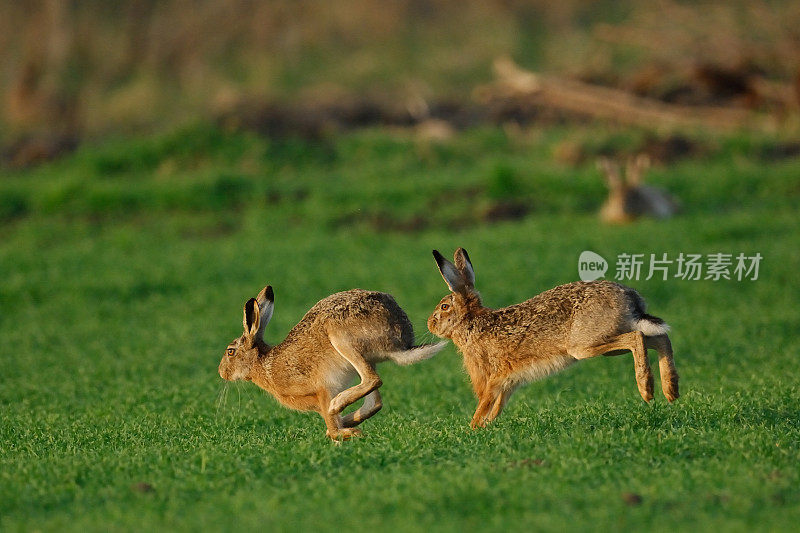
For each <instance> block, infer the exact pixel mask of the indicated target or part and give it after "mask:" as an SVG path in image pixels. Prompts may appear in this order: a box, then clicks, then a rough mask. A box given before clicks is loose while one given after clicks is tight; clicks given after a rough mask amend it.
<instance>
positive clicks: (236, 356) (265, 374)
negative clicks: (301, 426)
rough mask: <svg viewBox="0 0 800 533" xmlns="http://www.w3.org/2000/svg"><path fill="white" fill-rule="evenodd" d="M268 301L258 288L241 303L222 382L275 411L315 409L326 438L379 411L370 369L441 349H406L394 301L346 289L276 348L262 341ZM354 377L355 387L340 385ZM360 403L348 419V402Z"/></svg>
mask: <svg viewBox="0 0 800 533" xmlns="http://www.w3.org/2000/svg"><path fill="white" fill-rule="evenodd" d="M273 302H274V295H273V292H272V287H271V286H269V285H268V286H266V287H264V289H262V290H261V292H260V293H259V294H258V296H257V297H256V298H250V299H249V300H248V301H247V303H245V305H244V321H243V322H244V333H243V334H242V336H241V337H239V338H238V339H235V340H234V341H233V342H231V343H230V344H229V345H228V347H227V349H226V351H225V355H224V356H223V357H222V361H221V362H220V364H219V375H220V377H222V378H223V379H225V380H228V381H236V380H246V381H252V382H253V383H255V384H256V385H258V386H259V387H261V388H262V389H264V390H266V391H267V392H269V393H270V394H272V395H273V396H275V398H276V399H277V400H278V401H279V402H281V403H282V404H283V405H285V406H287V407H290V408H292V409H298V410H301V411H316V412H318V413H319V414H320V415H322V418H324V419H325V425H326V426H327V429H328V430H327V436H328V437H330V438H331V439H338V438H343V439H347V438H349V437H351V436H352V435H354V434H357V433H359V430H357V429H354V427H355V426H357V425H358V424H360V423H361V422H363V421H364V420H366V419H367V418H369V417H371V416H372V415H374V414H375V413H377V412H378V411H379V410H380V408H381V396H380V393H379V392H378V388H379V387H380V386H381V384H382V383H381V378H380V377H379V376H378V374H377V373H376V372H375V364H376V363H379V362H381V361H386V360H392V361H394V362H395V363H398V364H401V365H409V364H411V363H415V362H417V361H421V360H423V359H427V358H429V357H432V356H433V355H434V354H435V353H436V352H438V351H439V350H440V349H441V348H442V347H444V345H445V343H444V342H440V343H439V344H435V345H424V346H413V344H414V330H413V328H412V326H411V322H409V320H408V317H407V316H406V314H405V312H404V311H403V310H402V309H401V308H400V306H399V305H397V302H395V300H394V298H392V297H391V296H390V295H388V294H384V293H381V292H372V291H365V290H361V289H353V290H349V291H345V292H339V293H336V294H333V295H331V296H328V297H327V298H324V299H323V300H320V301H319V302H318V303H317V304H315V305H314V306H313V307H312V308H311V309H310V310H309V311H308V312H307V313H306V315H305V316H304V317H303V319H302V320H300V322H299V323H298V324H297V325H296V326H295V327H294V328H292V330H291V331H290V332H289V335H288V336H287V337H286V340H284V341H283V342H282V343H280V344H278V345H276V346H269V345H268V344H267V343H266V342H264V328H265V327H266V325H267V323H268V322H269V319H270V318H271V317H272V310H273V306H274V303H273ZM356 375H358V376H359V377H360V378H361V382H360V383H359V384H358V385H355V386H353V387H348V385H349V384H350V383H351V382H352V380H353V378H355V376H356ZM360 398H365V400H364V404H363V405H362V406H361V407H360V408H359V409H357V410H356V411H354V412H352V413H348V414H346V415H344V416H341V412H342V411H343V410H344V409H345V408H346V407H347V406H348V405H350V404H352V403H354V402H356V401H358V400H359V399H360Z"/></svg>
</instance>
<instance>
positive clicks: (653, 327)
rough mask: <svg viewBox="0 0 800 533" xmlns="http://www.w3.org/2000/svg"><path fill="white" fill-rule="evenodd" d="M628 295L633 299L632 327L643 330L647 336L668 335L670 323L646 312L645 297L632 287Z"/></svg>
mask: <svg viewBox="0 0 800 533" xmlns="http://www.w3.org/2000/svg"><path fill="white" fill-rule="evenodd" d="M628 297H630V299H631V304H632V310H631V311H632V312H631V322H632V323H631V328H632V329H634V330H635V331H641V332H642V333H643V334H644V336H645V337H657V336H659V335H666V334H667V332H668V331H669V324H667V323H666V322H664V321H663V320H662V319H660V318H658V317H657V316H653V315H651V314H648V313H646V312H645V311H646V310H647V305H646V304H645V303H644V299H642V297H641V296H640V295H639V293H637V292H636V291H634V290H633V289H630V290H629V291H628Z"/></svg>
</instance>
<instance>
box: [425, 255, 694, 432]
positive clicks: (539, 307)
mask: <svg viewBox="0 0 800 533" xmlns="http://www.w3.org/2000/svg"><path fill="white" fill-rule="evenodd" d="M434 257H435V258H436V261H437V263H438V265H439V270H440V272H441V273H442V276H443V277H444V278H445V281H446V282H447V284H448V286H449V287H450V290H451V293H450V294H449V295H447V296H445V297H444V298H442V300H441V301H440V302H439V305H437V306H436V310H435V311H434V312H433V313H432V314H431V316H430V318H428V329H430V331H431V332H432V333H434V334H435V335H438V336H440V337H446V338H450V339H452V340H453V342H454V343H455V345H456V346H457V347H458V349H459V350H460V351H461V353H462V355H463V357H464V366H465V367H466V370H467V373H468V374H469V376H470V379H471V381H472V387H473V389H474V391H475V394H476V396H477V397H478V407H477V409H476V411H475V415H474V416H473V419H472V423H471V426H472V427H473V428H475V427H479V426H481V427H482V426H484V425H485V424H486V423H488V422H491V421H492V420H493V419H494V418H496V417H497V415H499V414H500V412H501V411H502V409H503V406H504V405H505V403H506V401H507V400H508V398H509V396H510V395H511V394H512V393H513V392H514V390H515V389H516V388H517V387H518V386H520V385H522V384H524V383H526V382H529V381H532V380H534V379H538V378H541V377H544V376H546V375H548V374H551V373H553V372H556V371H558V370H561V369H563V368H565V367H567V366H569V365H570V364H572V363H574V362H575V361H577V360H579V359H585V358H588V357H594V356H597V355H619V354H621V353H624V352H626V351H631V352H632V353H633V356H634V363H635V370H636V381H637V384H638V387H639V392H640V394H641V396H642V398H644V400H645V401H648V402H649V401H650V400H651V399H652V398H653V376H652V374H651V372H650V366H649V362H648V359H647V348H653V349H655V350H657V351H658V355H659V366H660V369H661V380H662V388H663V391H664V395H665V396H666V397H667V399H668V400H669V401H670V402H672V401H674V400H675V399H676V398H678V396H679V394H678V374H677V372H676V370H675V365H674V362H673V358H672V347H671V345H670V341H669V337H668V336H667V334H666V331H667V329H668V326H666V324H664V322H663V321H662V320H661V319H659V318H656V317H654V316H651V315H648V314H646V313H645V312H644V311H645V308H644V300H642V298H641V297H640V296H639V294H638V293H637V292H636V291H635V290H633V289H631V288H629V287H625V286H623V285H620V284H618V283H613V282H610V281H592V282H575V283H568V284H566V285H560V286H558V287H555V288H553V289H550V290H548V291H545V292H543V293H541V294H539V295H538V296H535V297H533V298H531V299H530V300H527V301H525V302H522V303H520V304H516V305H512V306H509V307H505V308H502V309H489V308H487V307H484V306H483V304H482V303H481V298H480V295H479V294H478V292H477V291H475V286H474V285H475V274H474V271H473V269H472V263H471V262H470V260H469V256H468V255H467V252H466V251H465V250H464V249H463V248H459V249H458V250H456V253H455V257H454V259H455V261H454V263H450V262H449V261H447V260H446V259H445V258H444V257H442V256H441V254H439V252H437V251H435V250H434ZM645 332H646V333H645Z"/></svg>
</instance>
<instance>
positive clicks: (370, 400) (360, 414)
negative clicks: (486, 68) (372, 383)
mask: <svg viewBox="0 0 800 533" xmlns="http://www.w3.org/2000/svg"><path fill="white" fill-rule="evenodd" d="M381 407H383V403H381V393H380V391H379V390H378V389H375V390H374V391H372V392H370V393H369V394H367V395H366V396H364V405H362V406H361V407H359V408H358V409H356V410H355V411H353V412H352V413H347V414H346V415H344V416H343V417H342V426H344V427H346V428H352V427H355V426H357V425H359V424H360V423H361V422H363V421H364V420H366V419H367V418H369V417H371V416H372V415H374V414H376V413H377V412H378V411H380V410H381Z"/></svg>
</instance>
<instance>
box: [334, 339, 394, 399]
mask: <svg viewBox="0 0 800 533" xmlns="http://www.w3.org/2000/svg"><path fill="white" fill-rule="evenodd" d="M330 341H331V345H332V346H333V348H334V349H335V350H336V351H337V352H338V353H339V355H341V356H342V357H344V358H345V359H346V360H347V361H348V362H349V363H350V364H351V365H353V368H355V369H356V372H358V375H359V377H360V378H361V383H359V384H358V385H355V386H353V387H350V388H349V389H345V390H343V391H342V392H340V393H339V394H337V395H336V397H335V398H334V399H333V400H331V403H330V407H329V408H328V411H329V412H330V413H331V414H333V415H338V414H339V413H341V412H342V410H344V408H345V407H347V406H348V405H350V404H352V403H354V402H356V401H358V400H359V399H360V398H363V397H364V396H366V395H367V394H369V393H370V392H372V391H374V390H376V389H378V388H379V387H380V386H381V385H383V382H381V378H380V376H378V373H377V372H375V368H374V367H373V366H372V365H371V364H369V363H368V362H367V360H366V359H364V357H363V356H362V355H361V354H360V353H359V352H358V350H357V349H356V348H355V347H354V346H353V343H352V342H350V340H349V339H347V338H346V337H344V336H336V335H331V336H330ZM376 412H377V411H376ZM372 414H375V413H372Z"/></svg>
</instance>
